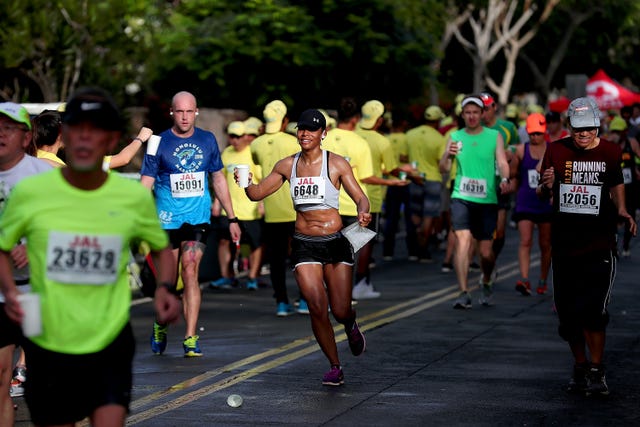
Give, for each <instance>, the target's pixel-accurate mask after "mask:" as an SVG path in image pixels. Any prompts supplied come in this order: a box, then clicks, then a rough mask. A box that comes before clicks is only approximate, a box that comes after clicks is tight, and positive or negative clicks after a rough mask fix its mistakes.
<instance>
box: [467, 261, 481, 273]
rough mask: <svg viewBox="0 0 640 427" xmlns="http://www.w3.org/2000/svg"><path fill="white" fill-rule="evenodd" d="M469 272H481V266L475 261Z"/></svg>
mask: <svg viewBox="0 0 640 427" xmlns="http://www.w3.org/2000/svg"><path fill="white" fill-rule="evenodd" d="M469 271H480V264H478V263H477V262H475V261H474V262H472V263H471V264H469Z"/></svg>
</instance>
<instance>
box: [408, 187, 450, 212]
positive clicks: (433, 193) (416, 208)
mask: <svg viewBox="0 0 640 427" xmlns="http://www.w3.org/2000/svg"><path fill="white" fill-rule="evenodd" d="M409 193H410V200H411V201H410V205H411V213H412V214H413V215H417V216H419V217H422V218H424V217H429V218H436V217H439V216H440V214H441V206H442V182H439V181H424V183H423V184H422V185H419V184H415V183H413V182H412V183H411V184H409Z"/></svg>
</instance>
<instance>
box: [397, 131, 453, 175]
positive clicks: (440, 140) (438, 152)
mask: <svg viewBox="0 0 640 427" xmlns="http://www.w3.org/2000/svg"><path fill="white" fill-rule="evenodd" d="M446 143H447V141H446V140H445V139H444V136H442V134H441V133H440V132H438V130H437V129H434V128H433V127H431V126H427V125H421V126H418V127H416V128H413V129H411V130H409V131H407V144H408V146H409V161H410V162H418V172H421V173H424V176H425V179H427V180H428V181H437V182H441V181H442V174H441V173H440V168H439V166H438V163H439V162H440V159H441V158H442V155H443V154H444V150H445V148H446Z"/></svg>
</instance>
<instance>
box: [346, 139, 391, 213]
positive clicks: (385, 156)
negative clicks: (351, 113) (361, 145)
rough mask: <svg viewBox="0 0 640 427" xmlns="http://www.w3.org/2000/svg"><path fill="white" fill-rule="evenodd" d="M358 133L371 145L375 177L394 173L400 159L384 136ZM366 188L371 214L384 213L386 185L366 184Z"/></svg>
mask: <svg viewBox="0 0 640 427" xmlns="http://www.w3.org/2000/svg"><path fill="white" fill-rule="evenodd" d="M356 133H357V134H358V135H360V136H361V137H363V138H364V140H365V141H367V143H368V144H369V149H370V150H371V165H372V167H373V175H374V176H377V177H378V178H382V177H383V174H384V171H392V170H394V169H395V168H397V167H398V161H397V159H398V157H397V156H396V155H395V154H394V153H393V149H392V148H391V143H390V142H389V140H388V139H387V138H386V137H385V136H384V135H381V134H380V133H379V132H376V131H375V130H371V129H358V130H357V131H356ZM365 187H366V188H367V194H368V195H369V203H370V205H371V212H372V213H380V212H382V203H383V202H384V196H385V194H386V192H387V191H386V190H387V187H386V186H384V185H371V184H365Z"/></svg>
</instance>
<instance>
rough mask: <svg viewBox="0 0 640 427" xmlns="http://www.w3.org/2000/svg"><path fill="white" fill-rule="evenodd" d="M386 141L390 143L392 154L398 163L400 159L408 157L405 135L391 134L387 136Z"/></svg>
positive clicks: (400, 133)
mask: <svg viewBox="0 0 640 427" xmlns="http://www.w3.org/2000/svg"><path fill="white" fill-rule="evenodd" d="M387 139H388V140H389V142H390V143H391V148H392V149H393V154H394V155H395V156H396V159H398V161H400V157H402V156H407V157H408V156H409V147H408V146H407V134H406V133H404V132H391V133H390V134H389V135H387Z"/></svg>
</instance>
